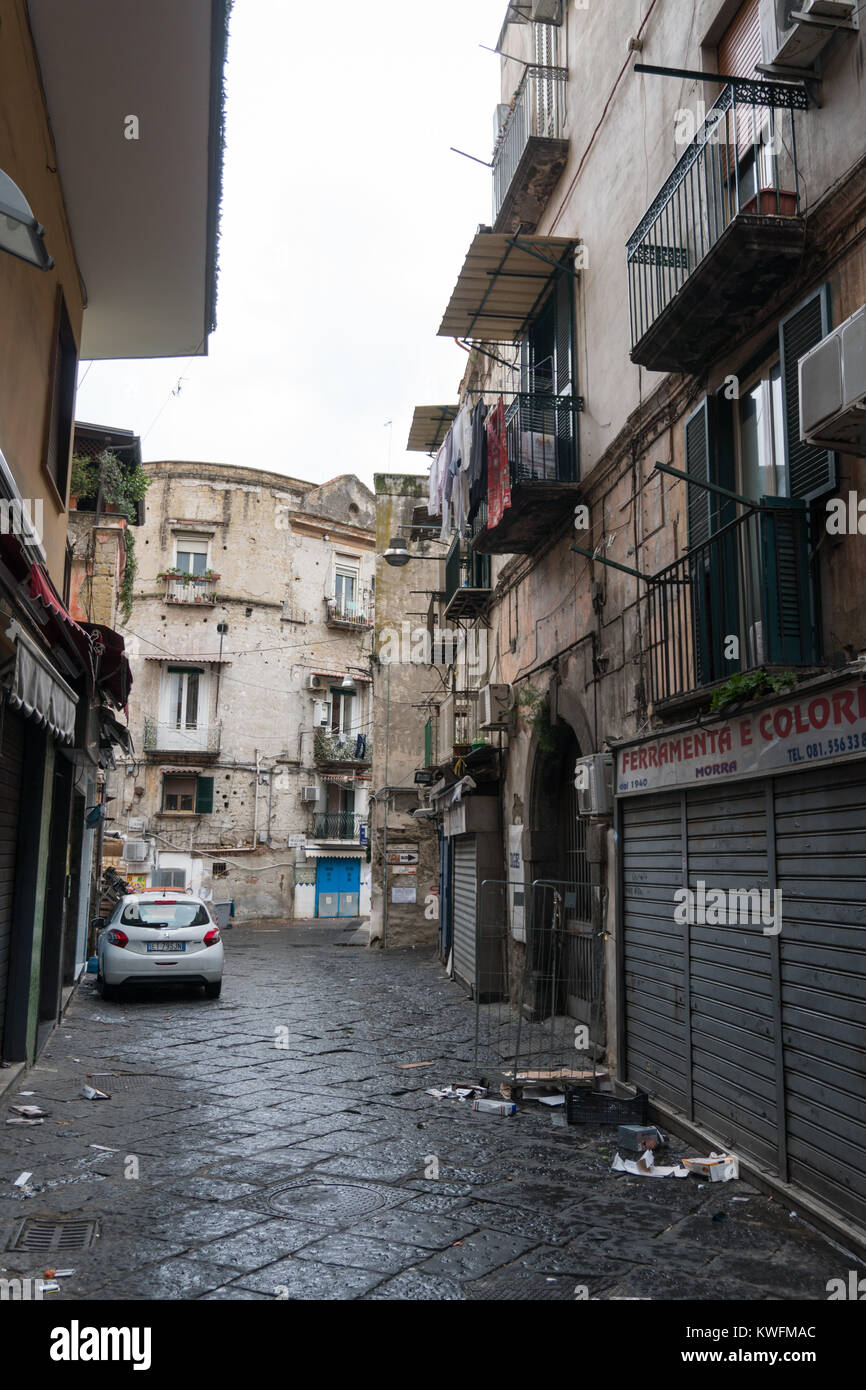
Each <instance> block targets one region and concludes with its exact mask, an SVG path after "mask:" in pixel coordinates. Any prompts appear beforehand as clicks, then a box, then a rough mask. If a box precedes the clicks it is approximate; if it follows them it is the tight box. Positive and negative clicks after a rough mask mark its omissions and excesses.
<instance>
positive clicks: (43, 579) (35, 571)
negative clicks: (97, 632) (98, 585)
mask: <svg viewBox="0 0 866 1390" xmlns="http://www.w3.org/2000/svg"><path fill="white" fill-rule="evenodd" d="M30 597H31V598H32V599H37V600H38V601H39V602H40V603H41V604H42V605H43V607H44V608H46V609H47V610H48V612H49V614H50V617H51V620H52V621H53V623H54V625H55V628H56V629H57V630H58V631H61V632H64V633H65V634H66V635H67V636H68V637H69V638H71V640H72V642H73V644H74V646H75V649H76V651H77V652H78V655H79V656H80V657H81V660H82V662H83V663H84V669H85V671H86V672H87V674H88V675H89V676H90V677H91V679H93V677H94V660H93V644H92V642H91V640H90V635H89V633H87V632H85V631H84V628H83V627H81V626H80V624H78V623H77V622H76V621H75V619H74V618H73V617H72V615H71V614H70V613H68V612H67V610H66V608H65V607H64V605H63V604H62V603H61V601H60V599H59V598H58V597H57V594H56V593H55V592H54V588H53V586H52V584H51V580H50V579H49V578H48V575H47V574H46V573H45V570H44V569H43V568H42V566H41V565H33V566H32V568H31V570H30Z"/></svg>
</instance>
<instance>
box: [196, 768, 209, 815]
mask: <svg viewBox="0 0 866 1390" xmlns="http://www.w3.org/2000/svg"><path fill="white" fill-rule="evenodd" d="M195 811H196V815H197V816H210V815H213V778H212V777H199V779H198V781H197V782H196V788H195Z"/></svg>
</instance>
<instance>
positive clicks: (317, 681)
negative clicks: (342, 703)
mask: <svg viewBox="0 0 866 1390" xmlns="http://www.w3.org/2000/svg"><path fill="white" fill-rule="evenodd" d="M326 684H327V682H326V680H325V677H324V676H307V689H308V690H324V689H325V686H326Z"/></svg>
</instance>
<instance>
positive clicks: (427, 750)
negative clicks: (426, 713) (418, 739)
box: [424, 719, 433, 767]
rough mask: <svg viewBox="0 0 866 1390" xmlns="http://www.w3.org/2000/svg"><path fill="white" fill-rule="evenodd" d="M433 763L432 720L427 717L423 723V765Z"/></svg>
mask: <svg viewBox="0 0 866 1390" xmlns="http://www.w3.org/2000/svg"><path fill="white" fill-rule="evenodd" d="M432 764H433V720H432V719H428V720H427V723H426V724H425V725H424V766H425V767H431V766H432Z"/></svg>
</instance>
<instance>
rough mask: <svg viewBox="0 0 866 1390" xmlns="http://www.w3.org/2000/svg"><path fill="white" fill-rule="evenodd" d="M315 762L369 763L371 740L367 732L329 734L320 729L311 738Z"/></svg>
mask: <svg viewBox="0 0 866 1390" xmlns="http://www.w3.org/2000/svg"><path fill="white" fill-rule="evenodd" d="M313 758H314V760H315V761H316V762H317V763H370V762H372V761H373V740H372V739H371V738H370V737H369V736H368V735H367V734H331V733H326V732H325V731H324V730H322V731H321V732H320V733H317V734H316V736H315V739H314V740H313Z"/></svg>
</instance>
